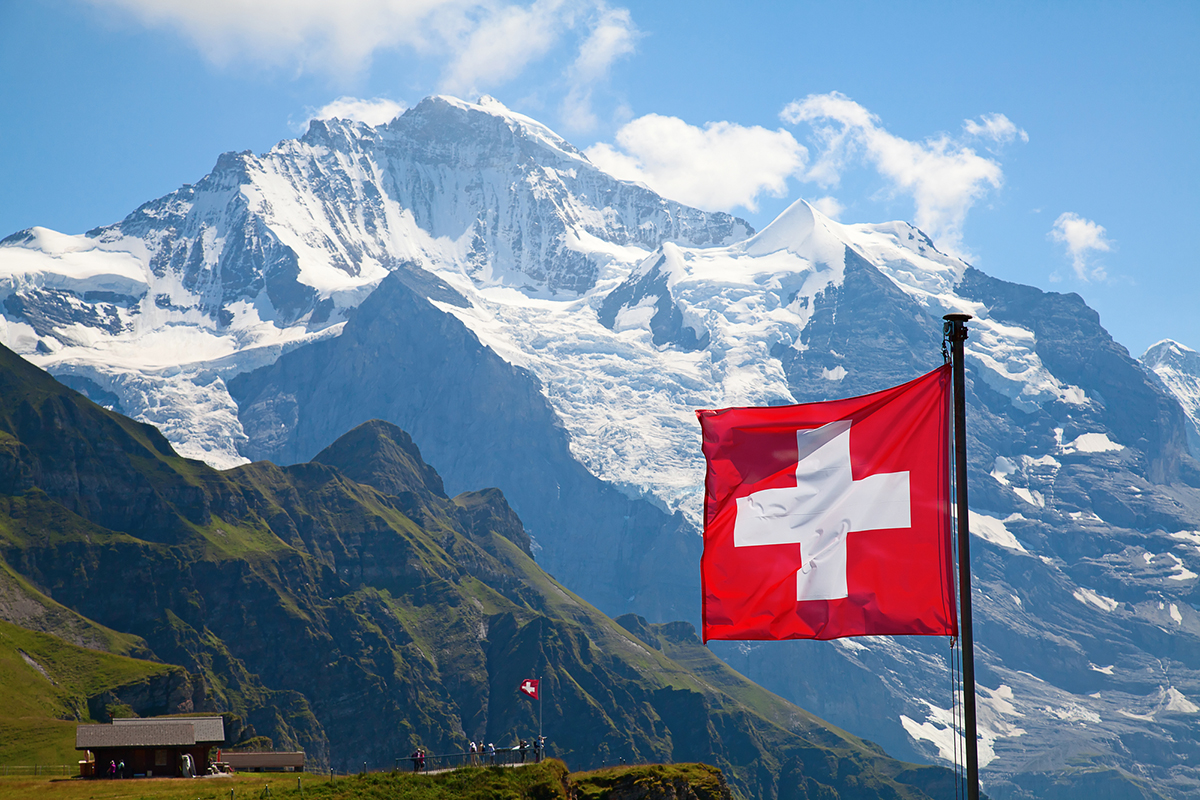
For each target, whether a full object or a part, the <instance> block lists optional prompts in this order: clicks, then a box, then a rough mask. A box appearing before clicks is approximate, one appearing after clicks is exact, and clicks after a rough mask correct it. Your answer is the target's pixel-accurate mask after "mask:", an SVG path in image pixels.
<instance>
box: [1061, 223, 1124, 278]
mask: <svg viewBox="0 0 1200 800" xmlns="http://www.w3.org/2000/svg"><path fill="white" fill-rule="evenodd" d="M1105 234H1106V231H1105V230H1104V226H1103V225H1097V224H1096V223H1095V222H1092V221H1091V220H1090V219H1084V218H1083V217H1081V216H1079V215H1078V214H1075V213H1073V212H1070V211H1068V212H1066V213H1065V214H1060V215H1059V217H1058V219H1056V220H1055V221H1054V228H1053V229H1052V230H1051V231H1050V238H1052V239H1053V240H1054V241H1056V242H1061V243H1062V244H1065V245H1066V246H1067V252H1068V253H1070V254H1071V262H1072V263H1071V266H1072V267H1074V269H1075V275H1076V277H1078V278H1079V279H1080V280H1084V281H1086V280H1090V279H1091V278H1096V279H1097V280H1104V279H1105V278H1106V277H1108V276H1107V274H1106V273H1105V271H1104V267H1101V266H1091V265H1090V264H1089V263H1088V256H1089V255H1090V254H1091V253H1093V252H1103V253H1107V252H1108V251H1110V250H1111V249H1112V242H1110V241H1109V239H1108V237H1107V236H1106V235H1105Z"/></svg>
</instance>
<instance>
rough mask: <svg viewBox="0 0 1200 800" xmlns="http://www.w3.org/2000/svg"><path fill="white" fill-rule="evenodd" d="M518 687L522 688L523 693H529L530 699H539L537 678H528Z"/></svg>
mask: <svg viewBox="0 0 1200 800" xmlns="http://www.w3.org/2000/svg"><path fill="white" fill-rule="evenodd" d="M518 688H519V689H520V690H521V693H522V694H524V695H527V696H528V697H529V698H530V699H532V700H537V699H538V679H537V678H526V679H525V680H523V681H521V685H520V686H519V687H518Z"/></svg>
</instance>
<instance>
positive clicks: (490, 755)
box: [487, 742, 496, 767]
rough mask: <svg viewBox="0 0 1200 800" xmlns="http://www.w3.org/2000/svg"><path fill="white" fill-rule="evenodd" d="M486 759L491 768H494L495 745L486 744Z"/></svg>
mask: <svg viewBox="0 0 1200 800" xmlns="http://www.w3.org/2000/svg"><path fill="white" fill-rule="evenodd" d="M487 752H488V759H489V760H490V761H491V762H492V766H493V767H494V766H496V745H494V744H492V743H491V742H488V751H487Z"/></svg>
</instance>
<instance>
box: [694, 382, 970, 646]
mask: <svg viewBox="0 0 1200 800" xmlns="http://www.w3.org/2000/svg"><path fill="white" fill-rule="evenodd" d="M950 383H951V369H950V366H949V365H947V366H943V367H940V368H938V369H936V370H934V371H933V372H930V373H929V374H927V375H924V376H922V377H920V378H917V379H916V380H914V381H910V382H909V383H906V384H904V385H902V386H896V387H894V388H891V389H887V390H884V391H882V392H876V393H875V394H869V395H864V396H862V397H851V398H848V399H845V400H834V401H832V402H828V403H808V404H803V405H793V406H777V407H770V408H727V409H722V410H719V411H697V412H696V414H697V416H698V417H699V418H700V425H701V428H702V429H703V434H704V455H705V458H706V459H707V462H708V471H707V475H706V478H705V501H704V502H705V505H704V556H703V558H702V560H701V581H702V584H703V591H704V639H705V641H707V640H709V639H835V638H838V637H842V636H862V635H874V634H925V635H955V634H957V632H958V622H957V615H956V613H955V602H954V588H953V587H954V572H953V568H952V563H951V546H950V545H951V526H950V441H949V430H950V425H949V400H950Z"/></svg>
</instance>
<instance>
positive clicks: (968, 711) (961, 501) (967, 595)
mask: <svg viewBox="0 0 1200 800" xmlns="http://www.w3.org/2000/svg"><path fill="white" fill-rule="evenodd" d="M970 318H971V315H970V314H947V315H946V316H944V317H942V319H944V320H946V329H947V330H946V333H947V338H948V339H949V340H950V344H951V346H952V353H953V363H954V480H955V490H954V495H955V499H956V501H957V506H958V595H959V602H960V607H961V609H962V610H961V612H960V615H961V623H960V629H959V636H960V641H961V642H962V676H963V737H964V738H965V739H966V746H967V798H968V800H979V736H978V732H977V730H976V722H975V639H974V636H973V634H972V631H971V530H970V526H969V525H968V522H967V397H966V377H965V376H964V372H963V342H965V341H966V340H967V320H969V319H970Z"/></svg>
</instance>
